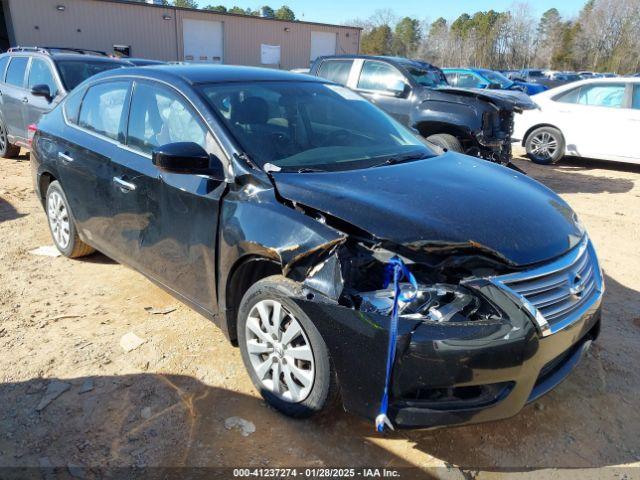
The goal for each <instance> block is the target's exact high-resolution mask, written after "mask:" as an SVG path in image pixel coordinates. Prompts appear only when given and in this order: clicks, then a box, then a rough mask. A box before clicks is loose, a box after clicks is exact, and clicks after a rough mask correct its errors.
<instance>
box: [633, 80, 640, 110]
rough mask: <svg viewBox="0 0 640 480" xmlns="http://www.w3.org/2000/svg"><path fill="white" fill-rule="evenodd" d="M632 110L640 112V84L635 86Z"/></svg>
mask: <svg viewBox="0 0 640 480" xmlns="http://www.w3.org/2000/svg"><path fill="white" fill-rule="evenodd" d="M631 108H633V109H635V110H640V84H638V85H634V86H633V97H632V99H631Z"/></svg>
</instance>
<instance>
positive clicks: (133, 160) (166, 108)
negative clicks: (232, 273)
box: [112, 81, 225, 312]
mask: <svg viewBox="0 0 640 480" xmlns="http://www.w3.org/2000/svg"><path fill="white" fill-rule="evenodd" d="M176 142H195V143H198V144H199V145H201V146H202V147H203V148H205V150H207V151H208V152H210V153H212V154H214V155H216V156H218V157H219V158H221V155H222V152H221V151H220V149H219V148H218V147H217V144H216V142H215V141H214V140H213V137H212V136H211V134H210V132H209V130H208V128H207V127H206V124H205V123H204V122H203V121H202V119H201V118H200V116H199V115H198V114H197V112H196V111H195V110H194V109H193V108H192V107H191V106H190V104H189V102H188V101H187V100H186V99H185V98H184V97H183V96H182V95H181V94H180V93H179V92H177V91H176V90H174V89H172V88H170V87H167V86H164V85H160V84H158V83H155V82H151V81H136V83H135V86H134V90H133V96H132V100H131V111H130V114H129V127H128V134H127V142H126V143H127V145H126V147H124V148H120V150H119V151H118V153H117V155H116V156H114V158H113V162H112V164H113V171H114V181H115V183H114V185H113V195H114V205H115V209H116V210H117V212H118V213H117V214H116V215H115V217H114V223H115V230H116V232H115V237H114V241H115V242H116V243H117V245H118V248H119V249H121V250H122V253H123V255H127V256H128V257H129V259H130V260H129V261H130V262H131V263H132V264H133V265H135V266H137V267H138V268H139V269H140V270H142V271H143V272H145V273H146V274H147V275H149V276H151V277H152V278H154V279H155V280H156V281H158V282H160V283H162V284H164V285H165V286H166V287H169V288H170V289H172V290H174V291H175V292H176V293H178V294H180V295H181V296H183V297H184V298H185V299H187V300H189V301H191V302H193V303H195V304H197V305H198V306H200V307H203V308H204V309H206V310H208V311H210V312H213V311H215V309H216V307H217V303H216V295H215V292H216V290H215V271H216V269H215V253H216V231H217V223H218V209H219V202H220V198H221V196H222V193H223V191H224V189H225V183H224V182H221V181H217V180H212V179H211V178H209V177H207V176H204V175H180V174H173V173H167V172H162V171H160V170H158V169H157V168H156V167H155V166H154V165H153V164H152V153H153V149H154V148H156V147H159V146H162V145H166V144H170V143H176Z"/></svg>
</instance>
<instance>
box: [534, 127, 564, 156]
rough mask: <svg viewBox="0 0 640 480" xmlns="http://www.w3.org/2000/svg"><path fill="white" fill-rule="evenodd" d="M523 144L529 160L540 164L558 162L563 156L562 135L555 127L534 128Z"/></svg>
mask: <svg viewBox="0 0 640 480" xmlns="http://www.w3.org/2000/svg"><path fill="white" fill-rule="evenodd" d="M524 146H525V148H526V150H527V155H528V157H529V158H530V159H531V161H533V162H534V163H539V164H540V165H551V164H554V163H558V162H559V161H560V159H562V157H563V156H564V149H565V142H564V137H563V136H562V132H561V131H560V130H558V129H557V128H553V127H540V128H536V129H535V130H534V131H533V132H531V133H530V134H529V136H528V137H527V140H526V141H525V144H524Z"/></svg>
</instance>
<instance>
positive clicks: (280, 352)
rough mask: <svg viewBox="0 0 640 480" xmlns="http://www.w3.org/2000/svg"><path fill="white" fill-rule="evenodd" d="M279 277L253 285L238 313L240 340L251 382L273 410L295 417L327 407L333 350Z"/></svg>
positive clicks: (332, 396) (333, 391) (332, 394)
mask: <svg viewBox="0 0 640 480" xmlns="http://www.w3.org/2000/svg"><path fill="white" fill-rule="evenodd" d="M296 288H297V284H296V283H295V282H292V281H291V280H288V279H286V278H284V277H281V276H272V277H268V278H265V279H263V280H260V281H258V282H257V283H255V284H254V285H253V286H252V287H251V288H249V290H248V291H247V293H246V294H245V295H244V297H243V298H242V301H241V303H240V309H239V311H238V343H239V345H240V351H241V353H242V360H243V362H244V365H245V367H246V369H247V371H248V372H249V376H250V377H251V381H252V382H253V384H254V385H255V387H256V388H257V389H258V390H259V391H260V393H261V395H262V396H263V398H264V399H265V400H266V401H267V402H268V403H269V404H270V405H271V406H273V407H274V408H275V409H277V410H278V411H280V412H282V413H284V414H285V415H288V416H291V417H295V418H305V417H309V416H311V415H313V414H315V413H318V412H321V411H327V410H328V409H329V408H330V407H331V406H332V404H333V403H334V402H335V400H336V399H337V394H338V386H337V381H336V375H335V371H334V369H333V366H332V364H331V359H330V357H329V351H328V349H327V345H326V343H325V342H324V339H323V338H322V336H321V335H320V332H319V331H318V329H317V328H316V326H315V325H314V324H313V322H312V321H311V319H310V318H309V317H308V316H307V314H306V313H305V312H304V311H303V310H302V309H301V308H300V307H298V305H297V304H296V303H295V302H293V301H292V300H291V299H290V298H289V297H288V296H287V295H286V294H285V293H284V292H286V291H292V290H295V289H296Z"/></svg>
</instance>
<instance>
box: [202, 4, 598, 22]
mask: <svg viewBox="0 0 640 480" xmlns="http://www.w3.org/2000/svg"><path fill="white" fill-rule="evenodd" d="M198 1H199V3H200V6H201V7H204V6H205V5H209V4H213V5H220V4H221V5H224V6H226V7H227V8H230V7H232V6H234V5H237V6H239V7H243V8H247V7H250V8H252V9H258V8H260V7H261V6H262V5H269V6H271V7H272V8H274V9H276V8H278V7H279V6H281V5H283V4H285V5H288V6H289V7H290V8H291V9H292V10H293V11H294V12H295V14H296V16H297V17H298V19H299V20H306V21H309V22H320V23H343V22H346V21H348V20H351V19H354V18H367V17H368V16H370V15H371V14H372V13H373V12H374V11H375V10H377V9H382V8H390V9H392V10H393V11H394V12H395V13H396V15H398V16H410V17H414V18H418V19H420V20H423V19H427V20H431V21H433V20H435V19H436V18H438V17H444V18H446V19H449V20H453V19H455V18H457V17H458V16H459V15H460V14H461V13H464V12H467V13H473V12H476V11H478V10H491V9H494V10H498V11H505V10H508V9H509V7H510V6H511V5H513V0H448V1H447V0H445V1H443V0H401V1H399V2H398V1H396V2H391V1H389V0H366V1H363V0H360V1H357V0H284V1H282V0H237V1H231V2H228V1H224V0H222V1H221V0H198ZM585 1H586V0H530V1H529V2H528V3H529V4H530V5H531V6H532V10H533V11H532V14H533V15H534V16H535V17H539V16H540V15H541V14H542V13H543V12H544V11H545V10H548V9H549V8H552V7H556V8H557V9H558V10H559V11H560V13H561V14H562V15H563V16H574V15H575V14H577V13H578V11H579V10H580V8H582V6H583V5H584V3H585Z"/></svg>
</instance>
